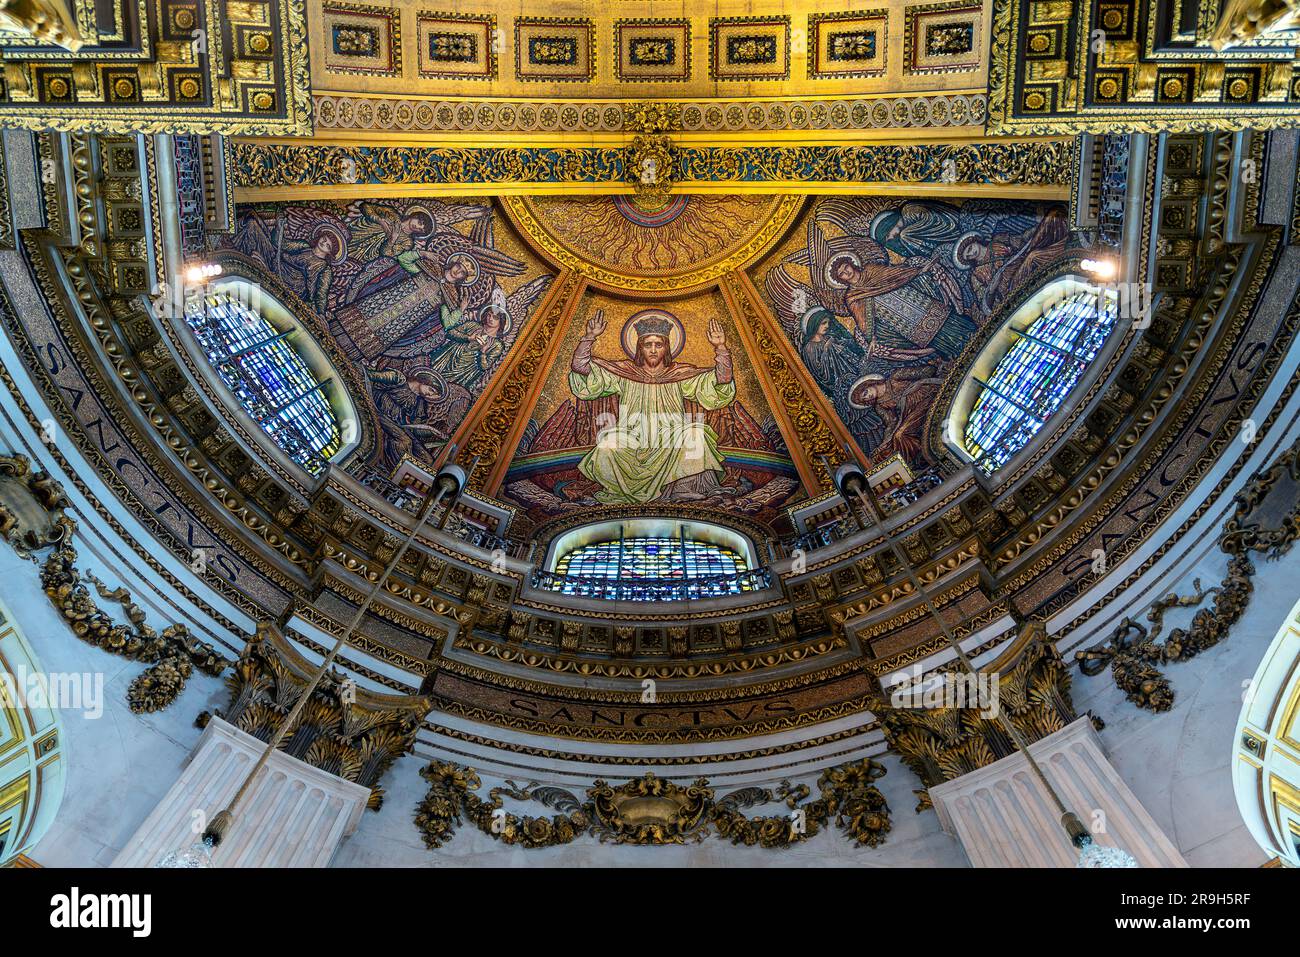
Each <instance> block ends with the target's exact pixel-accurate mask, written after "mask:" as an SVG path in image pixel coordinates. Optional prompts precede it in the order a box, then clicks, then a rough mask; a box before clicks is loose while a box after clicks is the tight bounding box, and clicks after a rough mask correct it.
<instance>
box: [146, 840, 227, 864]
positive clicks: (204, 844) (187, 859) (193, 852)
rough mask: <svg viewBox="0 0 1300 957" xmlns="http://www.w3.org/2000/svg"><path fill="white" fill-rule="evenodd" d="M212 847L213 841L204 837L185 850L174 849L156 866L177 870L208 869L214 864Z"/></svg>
mask: <svg viewBox="0 0 1300 957" xmlns="http://www.w3.org/2000/svg"><path fill="white" fill-rule="evenodd" d="M212 848H213V843H212V841H210V840H209V839H208V838H206V837H204V838H201V839H200V840H197V841H195V842H194V843H193V844H191V845H190V846H189V847H187V848H186V849H185V850H183V851H172V852H171V853H169V854H168V855H167V856H166V857H164V858H163V859H162V860H161V861H159V862H158V863H157V864H155V865H154V866H155V867H160V868H171V869H175V870H201V869H206V868H209V867H211V866H212Z"/></svg>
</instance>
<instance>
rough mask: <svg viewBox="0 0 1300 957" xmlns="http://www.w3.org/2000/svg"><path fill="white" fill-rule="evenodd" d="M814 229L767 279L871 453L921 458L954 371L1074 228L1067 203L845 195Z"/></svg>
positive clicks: (819, 216)
mask: <svg viewBox="0 0 1300 957" xmlns="http://www.w3.org/2000/svg"><path fill="white" fill-rule="evenodd" d="M805 235H806V242H805V245H804V247H803V248H802V249H799V250H797V251H796V252H794V253H792V254H790V255H788V256H786V257H785V258H784V259H783V261H782V262H781V263H780V264H779V265H777V266H775V267H774V268H772V269H771V270H769V271H768V273H767V275H766V277H765V280H764V286H765V289H766V292H767V295H768V297H769V299H770V301H771V302H772V304H773V306H774V307H775V309H776V312H777V315H778V318H779V319H780V321H781V324H782V326H783V328H784V329H785V332H786V334H787V335H788V336H789V337H790V339H791V341H792V342H793V343H794V345H795V346H796V347H797V348H798V350H799V353H800V355H801V357H802V358H803V361H804V363H805V365H806V366H807V368H808V371H809V372H810V373H811V374H812V376H813V378H814V379H815V380H816V381H817V384H818V385H819V386H820V387H821V389H822V390H823V392H825V394H826V395H827V397H828V398H829V399H830V400H831V403H832V405H833V406H834V408H835V411H836V412H837V413H838V414H839V415H840V417H841V418H842V420H843V421H844V423H845V425H846V426H847V427H848V428H849V430H850V431H851V432H852V433H853V434H854V436H855V437H856V438H857V439H858V442H859V443H860V445H861V446H862V449H863V451H864V452H866V453H867V454H868V455H871V456H872V457H873V458H874V459H876V460H883V459H884V458H886V457H888V456H889V455H893V454H895V453H899V454H902V455H903V456H904V458H905V459H907V460H908V461H909V462H911V463H912V464H914V465H919V464H924V454H923V442H922V441H921V434H922V431H923V429H924V425H925V419H926V417H927V415H928V412H929V405H930V404H931V402H932V400H933V398H934V395H935V394H936V393H937V392H938V389H939V387H940V385H941V384H942V378H943V376H942V373H943V370H945V369H946V367H947V366H948V365H949V364H950V363H951V362H952V360H953V359H955V358H956V357H957V356H958V355H960V354H961V352H962V350H963V349H965V347H966V345H967V343H968V342H970V340H971V338H972V337H973V336H974V334H975V332H976V331H977V330H978V329H979V328H980V326H982V325H983V324H984V322H986V321H987V319H988V317H989V315H990V313H992V312H993V311H994V310H995V309H996V308H997V307H998V306H999V305H1000V304H1001V303H1002V302H1003V301H1004V300H1005V299H1006V297H1007V296H1008V295H1010V293H1011V292H1013V291H1014V290H1015V289H1017V288H1019V286H1020V285H1021V284H1022V283H1024V282H1025V281H1026V280H1027V279H1028V278H1030V277H1031V276H1032V275H1033V274H1035V273H1038V272H1040V271H1041V270H1042V269H1044V268H1045V267H1047V266H1049V265H1051V264H1052V263H1054V262H1056V261H1058V260H1059V259H1060V258H1061V257H1062V256H1064V255H1065V251H1066V245H1067V241H1068V238H1069V229H1068V227H1067V225H1066V221H1065V216H1064V213H1063V211H1062V210H1061V209H1059V208H1058V207H1038V206H1032V205H1029V204H1016V203H1006V202H997V203H988V202H974V201H972V202H966V203H963V204H960V205H957V204H953V203H945V202H939V201H931V200H915V201H909V202H903V203H899V202H897V201H894V200H884V199H877V198H857V199H838V198H837V199H828V200H823V201H822V202H820V203H819V204H817V206H816V207H815V208H814V210H813V213H812V215H810V216H809V218H808V222H807V226H806V229H805Z"/></svg>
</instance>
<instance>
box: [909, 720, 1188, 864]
mask: <svg viewBox="0 0 1300 957" xmlns="http://www.w3.org/2000/svg"><path fill="white" fill-rule="evenodd" d="M1029 750H1030V752H1031V754H1032V755H1033V757H1034V760H1035V762H1036V763H1037V764H1038V766H1039V768H1040V769H1041V770H1042V772H1043V775H1044V776H1045V777H1046V778H1047V780H1048V781H1050V782H1051V785H1052V789H1053V790H1054V791H1055V792H1056V795H1057V797H1058V798H1059V799H1060V801H1061V803H1062V804H1064V805H1065V807H1066V809H1067V810H1068V811H1071V812H1073V813H1074V814H1075V815H1076V816H1077V817H1078V818H1079V821H1080V823H1082V824H1083V825H1084V826H1085V827H1087V828H1088V830H1089V831H1091V832H1092V834H1093V840H1094V841H1095V842H1096V843H1098V844H1101V845H1105V846H1107V847H1118V848H1121V849H1122V850H1124V851H1125V852H1127V853H1128V854H1129V855H1131V856H1132V857H1133V858H1134V860H1136V861H1137V863H1138V866H1139V867H1186V866H1187V862H1186V861H1184V860H1183V857H1182V855H1181V854H1179V853H1178V851H1177V850H1176V849H1175V848H1174V846H1173V844H1172V843H1171V842H1170V840H1169V838H1168V837H1167V836H1166V835H1165V833H1164V832H1163V831H1161V830H1160V827H1159V826H1158V825H1157V824H1156V823H1155V821H1154V820H1153V819H1152V817H1151V815H1150V814H1148V813H1147V811H1146V809H1145V808H1144V807H1142V805H1141V803H1140V802H1139V801H1138V799H1137V798H1136V797H1135V796H1134V794H1133V792H1132V791H1131V790H1130V789H1129V787H1128V785H1127V784H1125V783H1124V780H1123V778H1121V777H1120V776H1119V773H1118V772H1117V771H1116V770H1115V768H1114V767H1113V766H1112V765H1111V763H1110V762H1109V761H1108V760H1106V755H1105V754H1103V753H1102V750H1101V745H1100V742H1099V741H1098V740H1097V733H1096V731H1095V730H1094V729H1093V726H1092V722H1091V721H1090V720H1089V719H1088V718H1080V719H1079V720H1077V721H1074V722H1072V723H1071V724H1069V725H1067V726H1066V727H1064V728H1062V729H1061V730H1060V731H1057V732H1056V733H1055V734H1049V735H1048V736H1047V737H1045V738H1043V739H1041V740H1039V741H1035V742H1034V743H1033V744H1032V745H1030V747H1029ZM930 797H931V798H932V799H933V800H934V807H935V812H936V813H937V814H938V816H939V820H940V821H941V822H942V823H943V826H944V830H946V831H948V832H949V833H951V834H955V835H957V837H958V838H960V840H961V842H962V847H964V848H965V849H966V854H967V856H968V857H969V858H970V861H971V863H972V864H973V865H974V866H975V867H1073V866H1075V862H1076V861H1077V860H1078V851H1077V850H1075V848H1074V846H1073V844H1072V843H1071V839H1070V836H1069V835H1068V833H1067V832H1066V830H1065V828H1064V825H1063V824H1062V822H1061V816H1062V815H1061V811H1060V809H1059V808H1058V807H1056V805H1055V803H1054V802H1053V801H1052V799H1051V796H1050V795H1049V794H1048V791H1047V789H1046V788H1045V787H1044V786H1043V784H1042V782H1041V781H1040V780H1039V779H1038V776H1037V775H1036V774H1034V772H1033V770H1032V769H1031V768H1030V766H1029V762H1028V761H1027V760H1026V758H1025V756H1024V755H1023V754H1013V755H1010V756H1008V757H1005V758H1002V759H1001V760H1000V761H995V762H993V763H992V764H990V765H988V766H987V767H983V768H980V769H979V770H978V771H971V772H970V773H969V774H963V775H962V776H961V777H959V778H955V779H953V780H951V781H946V782H944V783H943V784H941V785H939V786H937V787H933V788H931V789H930Z"/></svg>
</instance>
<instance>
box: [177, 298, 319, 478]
mask: <svg viewBox="0 0 1300 957" xmlns="http://www.w3.org/2000/svg"><path fill="white" fill-rule="evenodd" d="M185 318H186V320H187V321H188V322H189V324H190V328H192V329H193V330H194V333H195V336H196V337H197V338H198V340H199V342H200V344H201V345H202V346H203V349H204V352H205V353H206V354H207V357H208V360H209V361H210V362H211V363H212V366H213V368H214V369H216V370H217V373H218V374H219V375H220V376H221V379H222V381H223V382H225V384H226V386H227V387H228V388H229V389H230V391H231V393H233V394H234V396H235V398H236V399H238V400H239V403H240V404H241V405H242V406H243V407H244V409H245V411H247V412H248V414H249V415H250V416H252V417H253V418H254V419H255V420H256V421H257V423H258V425H260V426H261V427H262V429H263V430H264V431H265V432H266V434H267V435H269V436H270V437H271V438H272V439H273V440H274V441H275V444H276V445H278V446H279V447H280V448H281V449H282V450H283V451H284V452H285V453H286V454H288V455H289V456H290V457H291V458H292V459H293V460H294V461H295V462H297V463H298V464H299V465H301V466H303V467H304V468H306V469H307V470H308V471H310V472H312V473H319V472H320V471H322V470H323V469H324V467H325V460H327V459H328V458H329V457H330V456H331V455H333V454H334V453H336V452H337V451H338V450H339V446H340V445H341V443H342V436H341V434H340V432H339V424H338V419H337V418H336V416H335V415H334V410H333V408H332V407H331V406H330V402H329V397H328V396H327V395H326V393H325V386H326V385H327V384H328V380H326V381H325V382H322V381H320V380H319V379H318V378H317V377H316V375H315V374H314V373H313V372H312V371H311V369H310V368H309V367H308V365H307V363H306V361H305V360H304V359H303V357H302V356H301V355H299V354H298V352H297V350H295V349H294V348H293V346H292V344H291V343H290V339H291V337H292V336H293V335H294V334H295V333H296V332H297V331H298V330H297V329H296V328H294V329H290V330H288V331H283V332H282V331H280V330H278V329H276V328H275V326H273V325H271V323H270V322H268V321H267V320H266V319H265V318H264V317H263V316H262V315H261V313H260V312H259V311H257V310H254V309H252V308H250V307H249V306H248V305H247V304H246V303H244V302H242V301H241V300H240V298H239V297H237V296H231V295H229V294H228V293H226V292H223V291H222V290H214V291H210V292H207V293H205V294H203V295H200V296H194V297H191V298H190V299H188V300H187V301H186V306H185Z"/></svg>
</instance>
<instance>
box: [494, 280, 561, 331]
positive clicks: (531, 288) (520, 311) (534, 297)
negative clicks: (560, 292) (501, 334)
mask: <svg viewBox="0 0 1300 957" xmlns="http://www.w3.org/2000/svg"><path fill="white" fill-rule="evenodd" d="M554 278H555V277H553V276H551V275H550V274H549V273H547V274H545V275H542V276H538V277H537V278H536V279H532V280H530V281H528V282H526V283H524V284H523V285H522V286H520V287H519V288H518V289H516V290H515V291H514V292H512V293H511V294H510V295H509V296H506V295H505V293H504V292H503V291H502V289H501V287H500V286H497V287H496V289H494V290H493V292H492V295H493V297H496V296H498V295H499V296H500V297H501V298H502V299H504V300H505V303H504V304H505V309H506V312H507V313H508V314H509V315H510V335H509V336H507V337H506V342H505V346H506V348H507V349H509V348H510V343H511V342H513V341H514V339H515V337H516V336H517V335H519V330H520V329H522V328H523V327H524V322H525V320H527V319H528V314H529V313H530V312H531V311H532V309H533V303H535V302H537V301H538V300H539V299H541V298H542V294H543V293H545V292H546V290H547V289H548V288H549V287H550V285H551V280H552V279H554Z"/></svg>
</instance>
